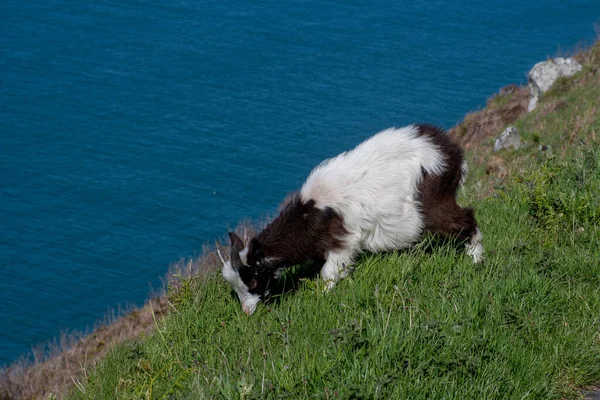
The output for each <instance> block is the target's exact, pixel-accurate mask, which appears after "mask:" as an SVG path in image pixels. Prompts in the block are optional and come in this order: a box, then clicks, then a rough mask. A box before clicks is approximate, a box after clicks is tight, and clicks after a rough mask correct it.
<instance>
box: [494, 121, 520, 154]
mask: <svg viewBox="0 0 600 400" xmlns="http://www.w3.org/2000/svg"><path fill="white" fill-rule="evenodd" d="M520 146H521V135H519V132H518V131H517V128H515V127H514V126H509V127H508V128H506V129H505V130H504V132H502V134H501V135H500V136H499V137H498V139H496V143H494V151H499V150H502V149H508V148H509V147H513V148H514V149H515V150H517V149H518V148H519V147H520Z"/></svg>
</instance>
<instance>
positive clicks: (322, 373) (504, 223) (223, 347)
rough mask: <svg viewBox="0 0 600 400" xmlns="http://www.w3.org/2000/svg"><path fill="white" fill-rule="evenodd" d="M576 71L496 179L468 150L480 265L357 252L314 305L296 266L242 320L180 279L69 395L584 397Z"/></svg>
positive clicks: (599, 362) (593, 159)
mask: <svg viewBox="0 0 600 400" xmlns="http://www.w3.org/2000/svg"><path fill="white" fill-rule="evenodd" d="M594 51H595V53H594V54H596V55H597V54H600V47H599V46H598V45H596V47H595V49H594ZM586 61H587V62H589V63H591V65H592V66H590V67H586V69H585V71H584V72H582V73H581V74H579V75H578V76H576V77H575V78H574V79H569V80H563V81H561V82H560V86H559V87H558V88H557V89H556V90H553V93H551V94H549V95H548V96H546V97H545V98H544V99H543V100H542V102H541V104H540V105H539V106H538V110H536V112H534V113H532V114H529V115H527V116H525V117H523V118H521V119H519V120H518V121H517V122H516V126H517V127H518V128H519V129H520V131H521V133H522V136H523V138H524V140H525V141H526V143H525V146H524V147H523V148H522V149H520V150H518V151H504V152H501V153H500V154H499V155H496V157H499V158H500V159H501V164H502V168H500V169H498V170H497V171H499V172H498V173H497V174H495V173H494V171H496V170H494V171H492V172H491V173H492V175H486V173H485V170H486V164H485V163H484V162H483V161H485V160H487V159H488V158H489V156H490V154H491V151H490V150H489V149H490V148H491V147H492V144H491V139H485V138H484V139H482V140H481V142H480V144H479V147H475V149H474V150H472V151H473V152H472V153H471V154H470V156H469V157H470V158H471V161H472V170H473V171H472V172H473V173H472V176H471V178H470V179H469V182H468V183H467V186H466V188H465V190H464V193H463V195H462V199H461V203H462V204H476V206H477V218H478V221H479V222H480V225H481V228H482V231H483V233H484V236H485V237H484V244H485V247H486V250H487V253H486V257H487V258H486V261H485V263H484V264H483V265H481V266H474V265H473V264H471V262H470V261H469V259H468V258H467V257H466V256H465V255H464V254H463V253H462V252H460V251H457V250H456V249H457V247H456V246H453V245H452V244H444V245H440V244H434V245H433V246H429V244H430V243H431V240H425V241H424V242H423V243H421V244H419V245H418V246H416V248H414V249H411V250H409V251H406V252H401V253H393V254H389V255H385V256H382V255H365V256H364V257H363V258H362V259H361V261H360V262H359V263H358V264H357V265H356V269H355V271H354V273H353V274H352V275H351V277H349V278H348V279H346V280H345V281H343V282H342V283H341V284H340V285H339V286H338V287H336V289H335V290H334V291H333V292H331V293H329V294H327V295H323V294H321V293H320V287H319V286H320V283H319V281H318V279H315V278H311V279H301V280H298V279H296V278H297V277H298V274H300V273H301V272H302V270H301V269H296V270H294V271H292V272H291V273H290V274H288V276H287V277H286V278H287V279H288V280H290V281H292V282H294V281H295V282H297V284H296V286H297V290H295V291H294V292H293V293H286V294H285V295H283V296H279V297H277V298H276V301H275V302H274V303H273V304H270V305H267V306H261V307H259V309H258V311H257V312H256V314H255V315H253V316H251V317H246V316H245V315H244V314H243V313H242V312H241V309H240V306H239V304H238V301H237V299H236V298H235V297H234V296H233V295H232V293H231V291H230V289H229V287H228V286H227V285H226V284H225V282H224V281H223V280H222V279H221V278H220V276H218V274H208V275H206V276H203V277H202V278H192V279H190V280H186V281H184V282H183V285H182V286H181V287H180V289H178V290H173V291H172V292H171V294H170V300H171V302H172V304H173V307H174V309H175V310H176V311H172V312H171V313H170V314H169V315H168V316H166V317H159V318H158V319H157V321H156V323H157V326H158V330H157V331H156V332H155V333H154V334H152V335H146V336H143V337H140V338H138V339H135V340H132V341H129V342H126V343H124V344H122V345H119V346H117V347H115V348H114V349H113V350H111V352H110V353H109V355H108V356H107V357H106V358H105V359H104V360H103V361H102V362H101V363H100V364H99V366H98V367H97V368H96V369H95V370H94V371H93V372H91V374H90V375H89V376H88V377H87V379H86V380H85V381H83V382H81V383H80V385H79V389H75V390H74V391H73V392H72V393H71V398H83V399H88V398H90V399H92V398H98V399H100V398H114V397H115V396H117V397H118V398H123V399H127V398H136V399H137V398H140V397H143V398H157V399H158V398H170V397H175V398H182V397H183V398H186V397H188V398H202V397H207V398H213V397H217V398H304V397H311V398H312V397H314V398H391V397H397V398H411V399H413V398H414V399H420V398H422V399H429V398H446V399H450V398H456V399H463V398H472V399H475V398H478V399H479V398H485V399H494V398H498V399H505V398H540V399H547V398H562V397H573V398H575V397H577V393H578V392H577V389H578V388H581V387H585V386H588V385H591V384H597V383H598V382H600V262H599V261H598V260H600V228H599V225H600V205H599V204H600V203H599V200H598V193H600V146H599V141H598V139H599V138H598V135H600V110H599V108H600V106H599V104H600V79H599V76H600V75H598V70H597V67H598V64H600V63H598V64H596V63H597V62H598V60H597V58H593V57H589V58H588V59H586ZM594 68H596V70H594ZM508 96H510V95H508ZM494 101H499V102H500V103H504V102H505V100H503V99H496V100H494ZM498 133H499V132H498ZM538 142H539V143H538ZM539 144H545V145H548V144H549V145H550V146H551V150H549V151H544V152H542V151H540V150H538V146H539ZM489 171H490V169H489V168H488V172H489ZM507 171H508V172H507Z"/></svg>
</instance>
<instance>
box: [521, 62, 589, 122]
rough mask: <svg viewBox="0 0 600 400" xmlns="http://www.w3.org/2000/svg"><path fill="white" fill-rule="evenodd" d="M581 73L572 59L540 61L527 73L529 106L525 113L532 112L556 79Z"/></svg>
mask: <svg viewBox="0 0 600 400" xmlns="http://www.w3.org/2000/svg"><path fill="white" fill-rule="evenodd" d="M579 71H581V64H579V63H578V62H577V61H575V60H574V59H572V58H554V59H552V60H549V61H542V62H539V63H537V64H535V65H534V66H533V68H532V69H531V71H529V75H528V80H529V96H530V100H529V105H528V106H527V111H533V110H534V109H535V107H536V105H537V101H538V99H539V96H540V95H541V94H542V93H545V92H547V91H548V89H550V88H551V87H552V85H553V84H554V82H556V80H557V79H558V78H561V77H563V76H564V77H566V76H572V75H574V74H576V73H577V72H579Z"/></svg>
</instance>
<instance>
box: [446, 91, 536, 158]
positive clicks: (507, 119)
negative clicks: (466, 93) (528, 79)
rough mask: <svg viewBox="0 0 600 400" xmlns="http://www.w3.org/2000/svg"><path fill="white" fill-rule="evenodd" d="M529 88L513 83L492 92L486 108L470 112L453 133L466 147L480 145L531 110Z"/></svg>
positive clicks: (451, 130)
mask: <svg viewBox="0 0 600 400" xmlns="http://www.w3.org/2000/svg"><path fill="white" fill-rule="evenodd" d="M528 102H529V89H528V88H527V87H524V86H517V85H510V86H506V87H505V88H503V89H501V90H500V92H499V93H498V94H496V95H494V96H492V97H491V98H490V99H489V100H488V102H487V105H486V107H485V108H484V109H483V110H479V111H475V112H472V113H470V114H467V116H466V117H465V119H464V120H463V122H461V123H460V124H458V125H457V126H455V127H454V128H452V129H450V131H449V133H450V135H451V136H452V137H453V138H454V139H455V140H456V141H457V142H458V143H459V144H460V145H461V146H463V148H464V149H465V150H466V151H470V150H474V149H477V148H478V147H479V146H481V145H483V144H485V143H486V142H487V141H488V139H489V138H491V137H494V136H497V135H498V134H499V133H500V129H502V128H503V127H505V126H506V125H508V124H511V123H513V122H514V121H516V120H517V119H518V118H519V117H521V116H522V115H524V114H525V113H526V112H527V104H528Z"/></svg>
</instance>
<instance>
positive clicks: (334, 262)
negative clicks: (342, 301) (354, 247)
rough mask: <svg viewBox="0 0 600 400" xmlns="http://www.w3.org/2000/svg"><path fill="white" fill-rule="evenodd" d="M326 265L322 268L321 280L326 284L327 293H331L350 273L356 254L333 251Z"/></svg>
mask: <svg viewBox="0 0 600 400" xmlns="http://www.w3.org/2000/svg"><path fill="white" fill-rule="evenodd" d="M326 257H327V260H326V261H325V265H323V268H321V279H323V282H325V290H324V291H325V292H328V291H330V290H331V289H333V287H334V286H335V285H336V284H337V283H338V282H339V281H340V279H343V278H345V277H346V276H347V275H348V273H349V272H350V266H351V264H352V261H353V260H354V254H353V252H351V251H348V250H339V251H331V252H329V253H327V256H326Z"/></svg>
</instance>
